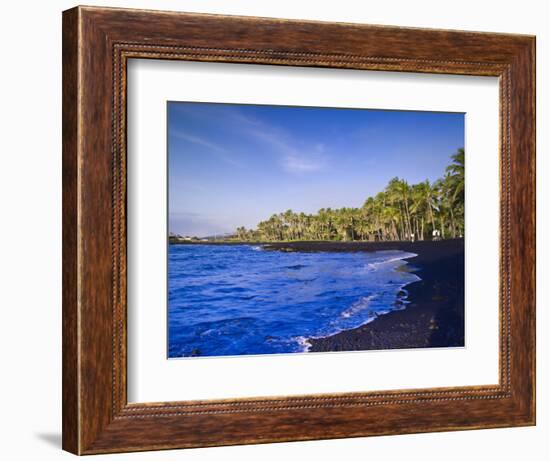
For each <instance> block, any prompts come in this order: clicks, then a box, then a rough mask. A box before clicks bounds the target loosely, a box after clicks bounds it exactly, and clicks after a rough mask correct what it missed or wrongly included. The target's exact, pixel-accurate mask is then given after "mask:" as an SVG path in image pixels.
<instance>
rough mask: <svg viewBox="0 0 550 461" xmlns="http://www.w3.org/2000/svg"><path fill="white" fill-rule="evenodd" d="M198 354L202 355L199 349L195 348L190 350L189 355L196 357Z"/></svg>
mask: <svg viewBox="0 0 550 461" xmlns="http://www.w3.org/2000/svg"><path fill="white" fill-rule="evenodd" d="M199 355H202V352H201V350H200V349H198V348H196V349H193V350H192V351H191V353H190V354H189V357H198V356H199Z"/></svg>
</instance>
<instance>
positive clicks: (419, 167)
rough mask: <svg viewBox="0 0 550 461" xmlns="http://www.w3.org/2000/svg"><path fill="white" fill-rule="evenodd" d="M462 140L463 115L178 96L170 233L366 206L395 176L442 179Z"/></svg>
mask: <svg viewBox="0 0 550 461" xmlns="http://www.w3.org/2000/svg"><path fill="white" fill-rule="evenodd" d="M463 146H464V114H462V113H460V114H457V113H441V112H410V111H383V110H365V109H359V110H357V109H333V108H314V107H288V106H259V105H237V104H211V103H186V102H169V103H168V190H169V205H168V207H169V229H170V231H171V232H175V233H178V234H181V235H197V236H206V235H213V234H222V233H226V232H232V231H234V230H235V228H236V227H238V226H241V225H244V226H246V227H247V228H254V227H255V226H256V224H257V223H258V222H259V221H261V220H264V219H267V218H269V216H271V215H272V214H273V213H279V212H282V211H285V210H287V209H292V210H294V211H296V212H305V213H314V212H316V211H317V210H319V209H320V208H328V207H330V208H340V207H343V206H346V207H359V206H361V205H362V204H363V202H364V201H365V199H366V198H367V197H368V196H370V195H375V194H376V193H377V192H379V191H381V190H383V189H384V187H385V186H386V184H387V183H388V181H389V180H390V179H391V178H393V177H395V176H398V177H400V178H403V179H405V180H407V181H408V182H409V183H416V182H420V181H424V180H426V179H429V180H430V181H434V180H435V179H437V178H439V177H441V176H442V175H443V173H444V171H445V167H446V166H447V165H448V164H449V163H450V156H451V155H452V154H453V153H454V152H456V150H457V149H458V148H459V147H463Z"/></svg>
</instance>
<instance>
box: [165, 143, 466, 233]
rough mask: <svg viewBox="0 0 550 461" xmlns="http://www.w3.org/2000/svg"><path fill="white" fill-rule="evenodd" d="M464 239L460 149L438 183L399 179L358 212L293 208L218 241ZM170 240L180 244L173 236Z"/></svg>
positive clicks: (461, 157)
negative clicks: (298, 210) (412, 182)
mask: <svg viewBox="0 0 550 461" xmlns="http://www.w3.org/2000/svg"><path fill="white" fill-rule="evenodd" d="M463 235H464V149H463V148H460V149H458V150H457V151H456V152H455V153H454V154H453V155H452V156H451V163H450V164H449V165H448V166H447V168H446V169H445V174H444V176H443V177H441V178H439V179H437V180H436V181H434V182H430V181H429V180H426V181H423V182H420V183H418V184H408V183H407V181H405V180H404V179H400V178H398V177H395V178H393V179H391V180H390V181H389V183H388V184H387V186H386V187H385V189H384V190H382V191H381V192H379V193H377V194H376V195H375V196H372V197H368V198H366V200H365V201H364V203H363V205H362V206H361V207H359V208H353V207H343V208H338V209H332V208H322V209H320V210H319V211H318V212H317V213H314V214H307V213H296V212H294V211H292V210H290V209H289V210H286V211H284V212H281V213H278V214H273V215H272V216H271V217H270V218H269V219H267V220H265V221H261V222H260V223H258V225H257V226H256V228H255V229H246V228H245V227H244V226H241V227H238V228H237V230H236V232H235V233H234V234H233V235H227V236H224V237H223V238H221V239H220V238H218V239H216V240H218V241H219V240H222V241H226V242H228V241H229V242H281V241H310V240H320V241H398V240H401V241H405V240H409V241H410V240H414V241H416V240H432V239H446V238H458V237H462V236H463ZM187 240H190V239H189V238H187ZM192 240H194V241H195V240H198V239H196V238H194V239H192ZM207 240H208V241H210V240H211V239H207ZM171 241H173V242H176V241H180V242H181V241H182V240H181V239H178V238H174V239H172V238H171Z"/></svg>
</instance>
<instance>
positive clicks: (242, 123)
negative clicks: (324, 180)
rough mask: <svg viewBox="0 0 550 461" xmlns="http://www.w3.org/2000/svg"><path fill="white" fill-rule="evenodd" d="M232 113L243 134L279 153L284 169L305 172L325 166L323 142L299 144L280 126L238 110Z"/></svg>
mask: <svg viewBox="0 0 550 461" xmlns="http://www.w3.org/2000/svg"><path fill="white" fill-rule="evenodd" d="M233 114H234V117H235V120H237V121H238V122H239V127H240V129H241V131H242V132H243V133H244V134H247V135H249V136H252V137H254V138H256V139H257V140H260V141H262V142H263V143H265V144H267V145H268V146H269V147H270V148H271V149H272V150H273V151H275V152H276V153H277V154H278V155H279V162H280V165H281V167H282V168H283V169H284V170H285V171H287V172H289V173H307V172H312V171H318V170H321V169H322V168H324V167H325V165H326V156H325V155H324V152H325V145H324V144H323V143H316V144H314V145H304V146H300V145H299V143H298V142H296V141H295V140H294V139H292V138H291V137H290V136H289V135H288V133H286V132H285V131H284V130H281V129H280V128H277V127H274V126H268V125H266V124H265V123H263V122H261V121H260V120H256V119H252V118H250V117H247V116H244V115H243V114H240V113H238V112H234V113H233Z"/></svg>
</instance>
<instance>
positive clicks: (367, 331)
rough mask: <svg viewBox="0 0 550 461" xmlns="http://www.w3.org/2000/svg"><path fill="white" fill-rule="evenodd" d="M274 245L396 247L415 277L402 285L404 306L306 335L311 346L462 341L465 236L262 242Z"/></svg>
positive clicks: (410, 345)
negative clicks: (325, 333)
mask: <svg viewBox="0 0 550 461" xmlns="http://www.w3.org/2000/svg"><path fill="white" fill-rule="evenodd" d="M264 248H265V249H266V250H274V251H300V252H308V251H309V252H311V251H314V252H315V251H338V252H341V251H380V250H401V251H407V252H411V253H415V254H417V255H418V256H416V257H413V258H410V259H409V260H408V262H409V266H410V269H411V270H412V271H414V273H415V274H416V275H418V276H419V277H420V279H421V280H420V281H418V282H413V283H411V284H409V285H407V286H406V287H405V290H406V291H407V296H406V298H405V299H406V300H408V301H409V304H408V305H407V306H406V308H405V309H404V310H400V311H394V312H390V313H388V314H385V315H381V316H380V317H378V318H377V319H376V320H374V321H372V322H370V323H368V324H365V325H363V326H360V327H358V328H355V329H353V330H346V331H342V332H340V333H337V334H335V335H333V336H328V337H325V338H318V339H311V340H310V341H309V342H310V343H311V348H310V352H335V351H357V350H379V349H408V348H419V347H462V346H464V239H452V240H451V239H449V240H441V241H437V242H432V241H419V242H289V243H269V244H264Z"/></svg>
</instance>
